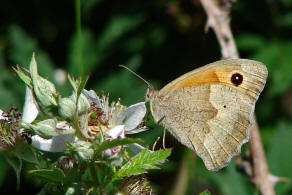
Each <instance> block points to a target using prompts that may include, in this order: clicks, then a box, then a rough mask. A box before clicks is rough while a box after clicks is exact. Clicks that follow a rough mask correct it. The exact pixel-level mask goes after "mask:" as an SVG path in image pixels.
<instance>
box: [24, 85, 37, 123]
mask: <svg viewBox="0 0 292 195" xmlns="http://www.w3.org/2000/svg"><path fill="white" fill-rule="evenodd" d="M38 114H39V110H38V106H37V104H36V101H35V99H34V97H33V94H32V90H31V89H30V88H29V87H27V86H26V89H25V102H24V106H23V114H22V120H23V121H24V122H27V123H31V122H33V121H34V120H35V119H36V117H37V116H38Z"/></svg>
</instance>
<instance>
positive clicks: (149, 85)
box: [119, 64, 154, 90]
mask: <svg viewBox="0 0 292 195" xmlns="http://www.w3.org/2000/svg"><path fill="white" fill-rule="evenodd" d="M119 66H120V67H122V68H125V69H127V70H128V71H129V72H131V73H132V74H133V75H135V76H136V77H138V78H140V79H141V80H142V81H144V82H145V83H146V84H147V85H148V87H149V88H150V89H152V90H154V88H153V86H152V85H151V84H150V83H149V82H148V81H146V80H145V79H143V78H142V77H141V76H140V75H138V74H137V73H135V72H134V71H133V70H131V69H130V68H129V67H127V66H124V65H121V64H120V65H119Z"/></svg>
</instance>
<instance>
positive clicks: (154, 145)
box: [152, 136, 160, 151]
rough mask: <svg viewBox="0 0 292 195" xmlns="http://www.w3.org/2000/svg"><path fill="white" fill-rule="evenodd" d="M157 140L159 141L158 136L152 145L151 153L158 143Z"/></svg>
mask: <svg viewBox="0 0 292 195" xmlns="http://www.w3.org/2000/svg"><path fill="white" fill-rule="evenodd" d="M159 140H160V136H159V137H157V139H156V141H155V142H154V144H153V146H152V151H154V150H155V147H156V144H157V142H158V141H159Z"/></svg>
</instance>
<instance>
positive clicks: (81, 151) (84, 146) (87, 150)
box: [71, 141, 94, 160]
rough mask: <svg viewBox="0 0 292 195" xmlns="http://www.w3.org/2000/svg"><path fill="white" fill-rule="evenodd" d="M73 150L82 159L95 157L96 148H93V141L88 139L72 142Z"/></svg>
mask: <svg viewBox="0 0 292 195" xmlns="http://www.w3.org/2000/svg"><path fill="white" fill-rule="evenodd" d="M71 147H72V149H73V151H75V152H76V154H77V156H78V158H80V159H81V160H90V159H92V157H93V154H94V150H93V149H92V148H91V143H89V142H86V141H77V142H75V143H72V144H71Z"/></svg>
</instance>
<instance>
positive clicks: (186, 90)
mask: <svg viewBox="0 0 292 195" xmlns="http://www.w3.org/2000/svg"><path fill="white" fill-rule="evenodd" d="M235 74H236V75H238V74H239V75H241V76H242V81H241V79H240V78H241V77H240V76H239V78H238V77H237V79H233V80H232V77H233V75H235ZM202 75H203V76H202ZM266 77H267V70H266V67H265V66H264V65H263V64H261V63H259V62H255V61H250V60H224V61H218V62H215V63H213V64H210V65H207V66H204V67H203V68H200V69H199V70H195V71H192V72H190V73H187V74H186V75H183V76H182V77H179V78H178V79H176V80H174V81H173V82H172V83H170V84H168V85H167V86H166V87H164V88H163V89H162V90H161V91H159V92H158V94H156V95H155V96H154V97H153V98H152V99H151V101H150V104H151V111H152V114H153V116H154V119H155V120H156V121H159V120H161V119H162V120H161V123H162V124H163V126H165V127H166V129H168V130H169V131H170V132H171V133H172V134H173V135H174V137H176V138H177V139H178V140H179V141H180V142H181V143H183V144H184V145H186V146H188V147H189V148H191V149H193V150H194V151H195V152H196V153H197V154H198V155H199V156H200V157H201V158H202V159H203V161H204V163H205V165H206V167H207V168H208V169H209V170H218V169H220V168H222V167H224V166H226V165H227V164H228V163H229V161H230V159H231V158H232V156H234V155H236V154H238V153H239V152H240V147H241V145H242V144H243V143H245V142H247V141H248V138H249V132H250V128H251V126H252V125H253V112H254V107H255V102H256V100H257V99H258V96H259V94H260V92H261V91H262V89H263V87H264V85H265V81H266Z"/></svg>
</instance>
